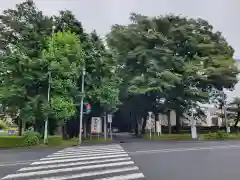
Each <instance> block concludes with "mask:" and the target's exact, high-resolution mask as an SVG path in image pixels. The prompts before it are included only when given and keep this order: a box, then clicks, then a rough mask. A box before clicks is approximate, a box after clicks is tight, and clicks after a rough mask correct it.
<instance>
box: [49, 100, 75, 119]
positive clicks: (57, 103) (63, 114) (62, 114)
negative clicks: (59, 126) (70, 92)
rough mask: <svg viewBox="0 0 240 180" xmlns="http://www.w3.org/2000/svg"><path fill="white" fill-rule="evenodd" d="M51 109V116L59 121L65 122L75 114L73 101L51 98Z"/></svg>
mask: <svg viewBox="0 0 240 180" xmlns="http://www.w3.org/2000/svg"><path fill="white" fill-rule="evenodd" d="M51 108H52V110H53V112H52V115H53V116H54V117H55V118H56V119H59V121H61V120H67V119H68V118H69V117H71V116H73V115H74V114H75V104H74V101H73V99H71V98H66V97H61V96H53V97H52V99H51Z"/></svg>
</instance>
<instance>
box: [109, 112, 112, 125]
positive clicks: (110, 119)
mask: <svg viewBox="0 0 240 180" xmlns="http://www.w3.org/2000/svg"><path fill="white" fill-rule="evenodd" d="M108 123H112V114H108Z"/></svg>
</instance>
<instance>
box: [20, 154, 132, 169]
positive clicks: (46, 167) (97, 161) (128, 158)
mask: <svg viewBox="0 0 240 180" xmlns="http://www.w3.org/2000/svg"><path fill="white" fill-rule="evenodd" d="M130 160H131V158H130V157H126V158H115V159H106V160H95V161H84V162H75V163H67V164H54V165H43V166H35V167H32V166H30V167H26V168H22V169H19V170H18V171H32V170H40V169H51V168H60V167H70V166H79V165H86V164H94V163H106V162H115V161H117V162H119V161H130Z"/></svg>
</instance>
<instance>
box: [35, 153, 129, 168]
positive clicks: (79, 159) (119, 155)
mask: <svg viewBox="0 0 240 180" xmlns="http://www.w3.org/2000/svg"><path fill="white" fill-rule="evenodd" d="M127 156H128V154H118V155H108V156H96V157H84V158H75V159H59V160H50V161H37V162H34V163H32V164H31V165H39V164H53V163H65V162H75V161H84V160H93V159H105V158H115V157H127Z"/></svg>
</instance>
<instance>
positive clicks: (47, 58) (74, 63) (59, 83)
mask: <svg viewBox="0 0 240 180" xmlns="http://www.w3.org/2000/svg"><path fill="white" fill-rule="evenodd" d="M46 46H47V47H46V49H44V50H43V54H42V59H43V61H44V63H43V64H42V68H43V69H44V70H45V74H46V76H47V77H49V78H51V79H50V82H49V83H50V97H51V98H50V104H51V106H50V107H51V111H50V113H51V114H52V115H53V116H54V118H55V119H57V121H58V124H60V125H64V124H65V122H66V121H67V120H69V118H70V117H71V116H74V115H75V111H76V108H75V105H76V104H75V99H76V98H77V97H79V96H82V94H80V91H79V89H78V86H77V85H78V83H77V80H78V79H79V77H80V76H82V74H81V72H82V71H81V69H82V67H83V66H84V64H85V53H84V51H83V48H82V45H81V42H80V40H79V38H78V37H77V36H76V35H75V34H73V33H71V32H58V33H56V34H54V35H53V36H50V37H49V38H47V40H46Z"/></svg>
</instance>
